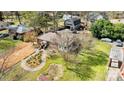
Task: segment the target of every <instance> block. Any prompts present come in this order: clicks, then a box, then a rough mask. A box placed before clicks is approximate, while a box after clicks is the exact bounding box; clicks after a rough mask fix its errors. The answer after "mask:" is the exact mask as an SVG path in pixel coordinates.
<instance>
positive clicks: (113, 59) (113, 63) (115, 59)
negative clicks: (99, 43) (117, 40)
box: [109, 47, 124, 68]
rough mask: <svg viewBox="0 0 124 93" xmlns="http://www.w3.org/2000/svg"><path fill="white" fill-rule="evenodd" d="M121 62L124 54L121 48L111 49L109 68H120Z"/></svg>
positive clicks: (123, 59)
mask: <svg viewBox="0 0 124 93" xmlns="http://www.w3.org/2000/svg"><path fill="white" fill-rule="evenodd" d="M123 61H124V53H123V50H122V48H118V47H113V48H111V52H110V64H109V67H116V68H120V67H121V65H122V63H123Z"/></svg>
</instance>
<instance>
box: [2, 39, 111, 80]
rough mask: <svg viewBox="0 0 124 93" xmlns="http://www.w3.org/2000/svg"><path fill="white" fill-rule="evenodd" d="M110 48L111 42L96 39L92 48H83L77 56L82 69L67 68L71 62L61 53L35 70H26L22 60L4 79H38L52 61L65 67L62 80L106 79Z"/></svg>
mask: <svg viewBox="0 0 124 93" xmlns="http://www.w3.org/2000/svg"><path fill="white" fill-rule="evenodd" d="M110 48H111V46H110V45H109V44H107V43H105V42H101V41H99V40H96V42H95V46H94V47H93V48H92V50H83V51H82V52H81V53H80V54H79V55H78V56H77V59H79V60H80V61H81V65H80V64H79V65H77V66H80V69H76V70H75V69H69V68H67V65H68V64H69V66H71V65H70V63H69V62H65V61H64V59H63V58H62V57H61V56H60V55H57V56H55V57H53V58H52V57H49V58H47V62H46V64H45V66H44V67H43V68H42V69H40V70H38V71H34V72H29V71H26V70H24V69H23V68H22V67H21V66H20V64H21V62H20V63H18V64H16V65H14V66H13V67H11V68H10V69H9V70H8V71H7V72H6V73H5V74H4V76H3V78H2V80H37V78H38V76H39V75H40V74H41V73H45V72H46V70H47V69H48V67H49V65H50V64H52V63H54V64H61V65H62V66H63V67H64V75H63V76H62V77H61V78H60V80H105V77H106V72H107V64H108V59H109V52H110ZM72 64H73V63H72ZM72 66H73V65H72ZM78 71H79V73H78ZM80 71H81V73H80Z"/></svg>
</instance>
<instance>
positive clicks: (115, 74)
mask: <svg viewBox="0 0 124 93" xmlns="http://www.w3.org/2000/svg"><path fill="white" fill-rule="evenodd" d="M123 57H124V54H123V50H122V47H116V46H114V45H113V47H112V49H111V52H110V57H109V58H110V59H113V60H117V61H121V62H123ZM119 73H120V68H116V67H109V68H108V73H107V79H106V80H108V81H116V80H118V78H119V77H120V76H119Z"/></svg>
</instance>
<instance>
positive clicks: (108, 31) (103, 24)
mask: <svg viewBox="0 0 124 93" xmlns="http://www.w3.org/2000/svg"><path fill="white" fill-rule="evenodd" d="M90 30H91V31H92V33H93V36H95V37H97V38H99V39H100V38H104V37H108V38H111V39H113V40H116V39H121V40H124V24H122V23H118V24H112V23H111V22H110V21H108V20H103V19H102V20H97V21H95V22H94V23H93V24H92V26H91V29H90Z"/></svg>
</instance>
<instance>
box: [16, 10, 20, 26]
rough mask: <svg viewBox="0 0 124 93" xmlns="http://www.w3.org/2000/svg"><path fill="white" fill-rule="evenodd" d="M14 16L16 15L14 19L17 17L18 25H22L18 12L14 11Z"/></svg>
mask: <svg viewBox="0 0 124 93" xmlns="http://www.w3.org/2000/svg"><path fill="white" fill-rule="evenodd" d="M15 15H16V17H17V19H18V21H19V23H20V24H22V23H21V18H20V13H19V12H18V11H16V12H15Z"/></svg>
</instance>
